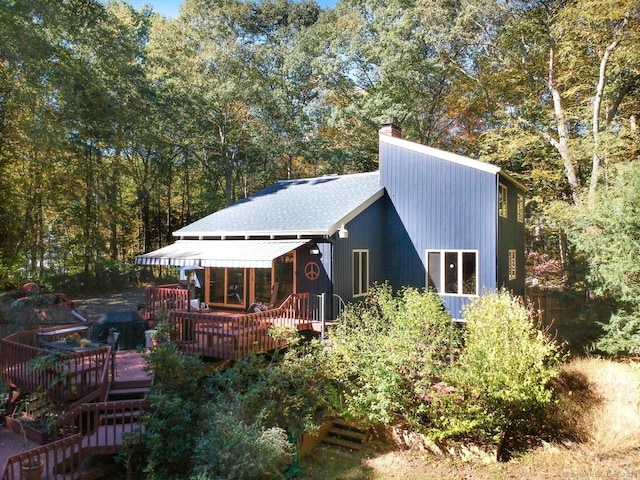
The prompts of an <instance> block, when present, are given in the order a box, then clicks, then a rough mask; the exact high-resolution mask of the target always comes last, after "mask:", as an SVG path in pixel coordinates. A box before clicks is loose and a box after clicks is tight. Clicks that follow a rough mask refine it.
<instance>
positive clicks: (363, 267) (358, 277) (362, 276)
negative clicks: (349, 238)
mask: <svg viewBox="0 0 640 480" xmlns="http://www.w3.org/2000/svg"><path fill="white" fill-rule="evenodd" d="M368 291H369V250H354V251H353V296H354V297H362V296H363V295H366V293H367V292H368Z"/></svg>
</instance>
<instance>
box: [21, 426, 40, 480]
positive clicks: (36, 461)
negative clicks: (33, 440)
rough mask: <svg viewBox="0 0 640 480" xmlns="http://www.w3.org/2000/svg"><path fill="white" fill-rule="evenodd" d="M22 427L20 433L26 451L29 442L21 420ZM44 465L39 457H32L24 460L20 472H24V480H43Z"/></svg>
mask: <svg viewBox="0 0 640 480" xmlns="http://www.w3.org/2000/svg"><path fill="white" fill-rule="evenodd" d="M17 422H18V424H19V425H20V432H21V433H22V441H23V443H24V449H25V450H26V449H27V448H28V447H29V441H28V439H27V431H26V430H25V428H24V424H23V423H22V421H21V420H17ZM43 469H44V465H43V464H42V462H41V461H40V458H39V456H38V455H32V456H30V457H29V458H27V459H26V460H22V462H21V463H20V470H21V472H22V475H21V476H22V478H23V479H24V480H40V479H41V478H42V470H43Z"/></svg>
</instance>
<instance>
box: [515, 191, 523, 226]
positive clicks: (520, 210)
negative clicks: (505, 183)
mask: <svg viewBox="0 0 640 480" xmlns="http://www.w3.org/2000/svg"><path fill="white" fill-rule="evenodd" d="M516 214H517V219H518V222H520V223H524V195H523V194H521V193H518V211H517V212H516Z"/></svg>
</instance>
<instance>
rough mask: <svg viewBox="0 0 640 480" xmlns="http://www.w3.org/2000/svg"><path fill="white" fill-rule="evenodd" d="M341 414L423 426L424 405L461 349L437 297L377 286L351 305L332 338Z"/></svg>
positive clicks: (409, 289)
mask: <svg viewBox="0 0 640 480" xmlns="http://www.w3.org/2000/svg"><path fill="white" fill-rule="evenodd" d="M331 341H332V346H333V355H334V357H335V362H334V363H335V366H336V372H335V373H334V374H335V375H336V376H337V377H338V378H339V379H340V382H341V384H342V385H343V387H344V392H345V395H344V413H345V414H346V416H348V417H352V418H354V419H367V420H369V421H371V422H374V423H383V424H394V423H405V424H409V425H411V426H414V427H419V426H421V425H422V424H423V423H424V418H423V415H424V403H425V399H426V398H427V397H428V396H429V391H430V388H431V386H432V384H433V383H434V382H437V381H438V377H439V376H440V375H441V374H442V371H443V368H444V367H445V365H447V360H446V359H447V358H448V355H450V354H452V353H453V351H454V350H455V349H456V348H457V347H458V346H459V341H460V339H459V330H458V329H456V328H455V327H454V326H452V324H451V318H450V316H449V315H448V314H447V313H446V312H445V310H444V309H443V307H442V302H441V300H440V298H439V297H438V296H437V295H435V294H432V293H427V292H424V291H421V290H417V289H414V288H406V289H403V290H401V291H400V292H398V293H397V295H394V294H393V291H392V289H391V287H390V286H389V285H388V284H384V285H376V286H375V287H374V288H372V289H371V291H370V292H369V294H368V295H367V297H366V299H365V300H364V301H363V302H361V303H358V304H355V305H351V306H349V307H348V309H347V310H346V311H345V312H344V314H343V316H342V317H341V318H340V321H339V322H338V325H337V327H336V328H335V330H334V331H333V332H332V334H331Z"/></svg>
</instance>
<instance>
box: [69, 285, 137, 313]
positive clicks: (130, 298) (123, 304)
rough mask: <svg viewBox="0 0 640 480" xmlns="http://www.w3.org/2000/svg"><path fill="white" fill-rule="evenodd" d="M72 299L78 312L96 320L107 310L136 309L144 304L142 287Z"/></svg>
mask: <svg viewBox="0 0 640 480" xmlns="http://www.w3.org/2000/svg"><path fill="white" fill-rule="evenodd" d="M72 300H73V302H74V303H75V306H76V310H77V311H78V313H80V314H81V315H83V316H84V317H86V318H87V319H89V320H97V319H98V318H99V317H100V315H102V314H104V313H107V312H117V311H127V310H138V305H142V304H144V288H130V289H127V290H121V291H118V292H109V293H105V294H104V295H100V296H97V295H96V296H91V297H86V298H73V299H72Z"/></svg>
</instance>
